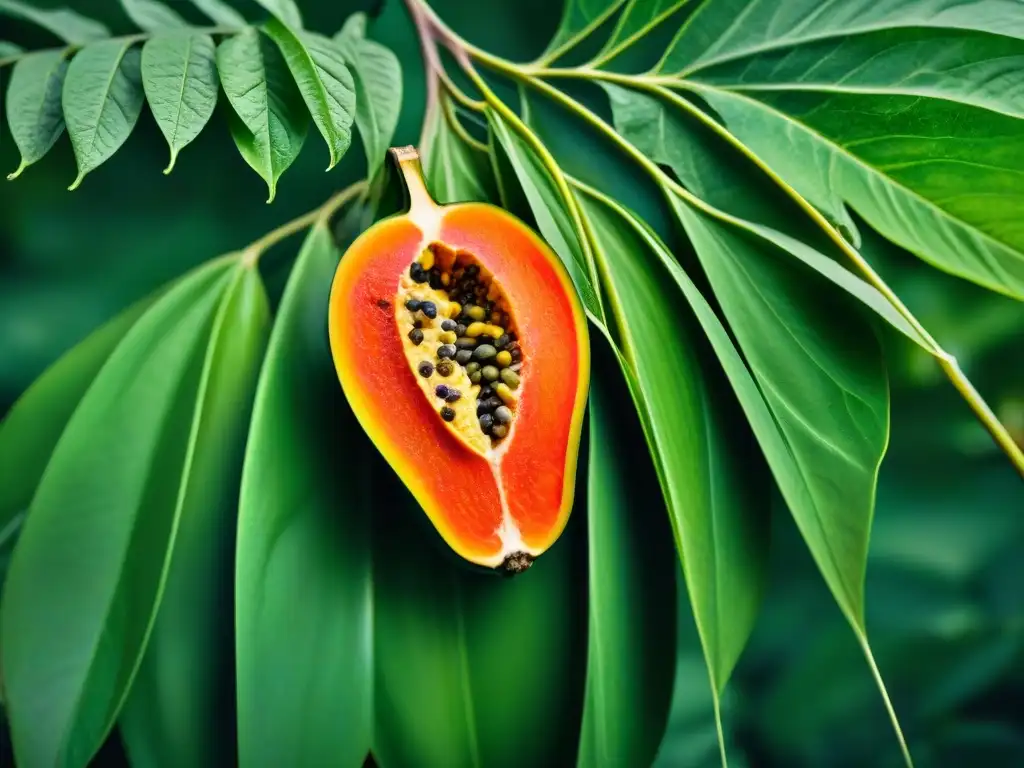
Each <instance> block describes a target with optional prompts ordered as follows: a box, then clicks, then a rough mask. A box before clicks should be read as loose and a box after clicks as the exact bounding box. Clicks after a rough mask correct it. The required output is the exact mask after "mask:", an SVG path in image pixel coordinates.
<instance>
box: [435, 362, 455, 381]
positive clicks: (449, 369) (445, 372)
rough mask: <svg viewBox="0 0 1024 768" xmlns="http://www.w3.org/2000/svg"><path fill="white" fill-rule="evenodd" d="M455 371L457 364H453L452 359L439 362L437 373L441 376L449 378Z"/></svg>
mask: <svg viewBox="0 0 1024 768" xmlns="http://www.w3.org/2000/svg"><path fill="white" fill-rule="evenodd" d="M454 371H455V366H454V365H452V362H451V360H442V361H441V362H440V363H438V364H437V373H438V375H439V376H444V377H445V378H448V377H449V376H451V375H452V373H453V372H454Z"/></svg>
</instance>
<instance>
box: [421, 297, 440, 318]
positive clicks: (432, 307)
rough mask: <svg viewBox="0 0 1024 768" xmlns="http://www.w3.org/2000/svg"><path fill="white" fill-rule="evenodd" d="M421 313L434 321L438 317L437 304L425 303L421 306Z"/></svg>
mask: <svg viewBox="0 0 1024 768" xmlns="http://www.w3.org/2000/svg"><path fill="white" fill-rule="evenodd" d="M420 312H422V313H423V314H424V315H426V316H427V317H429V318H430V319H431V320H433V319H434V318H435V317H437V304H435V303H434V302H432V301H424V302H422V303H421V304H420Z"/></svg>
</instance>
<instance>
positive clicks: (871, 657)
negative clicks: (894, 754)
mask: <svg viewBox="0 0 1024 768" xmlns="http://www.w3.org/2000/svg"><path fill="white" fill-rule="evenodd" d="M855 634H856V635H857V640H858V642H859V643H860V647H861V649H862V650H863V651H864V658H866V659H867V662H868V666H869V667H870V668H871V675H872V677H874V678H875V684H876V685H877V686H878V692H879V693H880V694H882V701H883V702H884V704H885V711H886V712H887V713H888V715H889V720H891V721H892V727H893V730H894V731H896V740H897V741H899V743H900V751H901V752H902V753H903V760H904V762H905V763H906V764H907V768H914V760H913V758H912V757H911V756H910V749H909V748H908V747H907V740H906V739H905V738H904V736H903V729H902V728H900V721H899V719H898V718H897V717H896V709H895V707H893V705H892V701H891V700H890V699H889V692H888V691H887V690H886V688H885V682H884V681H883V680H882V673H881V672H880V671H879V670H878V665H877V664H876V663H875V654H874V653H872V651H871V646H870V645H869V644H868V638H867V636H866V635H865V634H864V633H863V632H861V631H859V630H855Z"/></svg>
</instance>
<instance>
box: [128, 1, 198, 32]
mask: <svg viewBox="0 0 1024 768" xmlns="http://www.w3.org/2000/svg"><path fill="white" fill-rule="evenodd" d="M121 7H122V8H124V11H125V13H127V14H128V18H130V19H131V20H132V22H133V23H134V24H135V26H137V27H138V28H139V29H144V30H146V31H147V32H163V31H165V30H168V29H177V28H180V27H187V26H188V24H187V22H186V21H185V20H184V19H183V18H181V16H179V15H178V14H177V13H176V12H175V11H172V10H171V9H170V8H168V7H167V6H166V5H164V4H163V3H161V2H159V0H121Z"/></svg>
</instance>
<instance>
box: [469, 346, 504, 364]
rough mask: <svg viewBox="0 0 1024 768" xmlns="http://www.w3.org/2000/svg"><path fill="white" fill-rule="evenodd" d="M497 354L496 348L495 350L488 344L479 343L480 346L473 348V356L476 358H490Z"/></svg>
mask: <svg viewBox="0 0 1024 768" xmlns="http://www.w3.org/2000/svg"><path fill="white" fill-rule="evenodd" d="M497 354H498V350H496V349H495V348H494V347H493V346H491V345H490V344H481V345H480V346H478V347H477V348H476V349H474V350H473V357H475V358H476V359H477V360H490V359H491V358H492V357H494V356H495V355H497Z"/></svg>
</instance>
